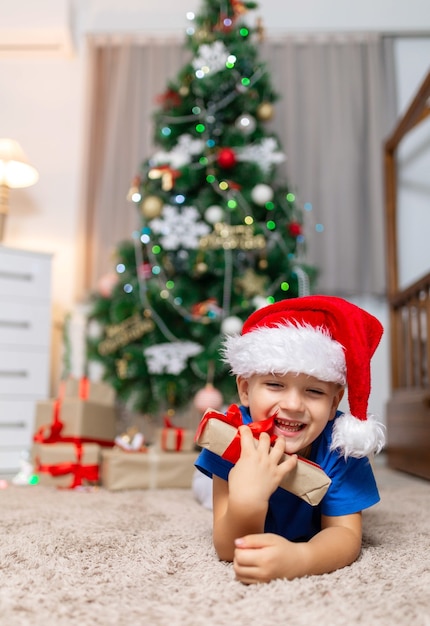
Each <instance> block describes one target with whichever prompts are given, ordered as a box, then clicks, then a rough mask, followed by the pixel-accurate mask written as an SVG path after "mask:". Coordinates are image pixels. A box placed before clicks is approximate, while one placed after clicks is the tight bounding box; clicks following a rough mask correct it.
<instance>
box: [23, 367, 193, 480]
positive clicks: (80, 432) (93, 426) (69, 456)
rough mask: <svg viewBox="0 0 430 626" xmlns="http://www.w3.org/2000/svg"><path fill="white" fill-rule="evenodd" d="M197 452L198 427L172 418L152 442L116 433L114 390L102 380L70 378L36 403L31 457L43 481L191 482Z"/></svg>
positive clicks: (36, 471)
mask: <svg viewBox="0 0 430 626" xmlns="http://www.w3.org/2000/svg"><path fill="white" fill-rule="evenodd" d="M136 440H137V438H134V441H135V442H136ZM196 457H197V452H196V449H195V444H194V432H193V431H191V430H188V429H183V428H178V427H176V426H174V425H173V424H172V423H171V422H170V421H169V420H168V419H165V422H164V426H163V427H162V428H160V429H159V430H158V431H157V435H156V440H155V441H154V442H152V443H151V445H146V444H145V442H144V441H142V438H140V439H139V440H138V445H137V446H136V445H135V446H133V445H131V443H130V442H129V443H128V444H127V441H126V438H125V437H124V436H117V433H116V408H115V396H114V391H113V389H112V388H111V387H109V386H108V385H106V384H105V383H102V382H90V381H89V380H88V379H87V378H81V379H79V380H78V379H74V378H69V379H67V380H66V381H62V383H61V385H60V390H59V394H58V397H57V398H52V399H49V400H46V401H39V402H38V403H37V405H36V416H35V433H34V437H33V448H32V461H33V467H34V471H35V473H36V474H37V475H38V477H39V483H40V484H42V485H53V486H57V487H63V488H76V487H81V486H85V485H101V486H102V487H104V488H106V489H109V490H111V491H117V490H124V489H154V488H157V489H161V488H189V487H191V483H192V476H193V473H194V461H195V459H196Z"/></svg>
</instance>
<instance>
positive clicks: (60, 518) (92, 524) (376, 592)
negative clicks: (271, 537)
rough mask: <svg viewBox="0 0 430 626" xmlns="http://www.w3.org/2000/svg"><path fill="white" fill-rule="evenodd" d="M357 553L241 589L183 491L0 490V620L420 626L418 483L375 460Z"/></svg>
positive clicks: (58, 625)
mask: <svg viewBox="0 0 430 626" xmlns="http://www.w3.org/2000/svg"><path fill="white" fill-rule="evenodd" d="M376 473H377V478H378V482H379V486H380V491H381V495H382V502H381V503H380V504H378V505H377V506H376V507H374V508H373V509H371V510H369V511H367V512H366V513H365V514H364V526H365V539H364V547H363V551H362V555H361V557H360V558H359V560H358V561H357V562H356V563H354V564H353V565H352V566H350V567H347V568H345V569H343V570H341V571H337V572H334V573H332V574H327V575H324V576H318V577H317V576H315V577H309V578H305V579H301V580H294V581H291V582H289V581H282V580H278V581H273V582H271V583H269V584H262V585H258V586H245V585H243V584H241V583H239V582H237V581H235V580H234V574H233V570H232V566H231V565H230V564H226V563H220V562H218V561H217V559H216V557H215V554H214V550H213V548H212V543H211V512H210V511H208V510H206V509H204V508H203V507H202V506H201V505H199V504H197V502H195V500H194V499H193V496H192V494H191V492H190V491H188V490H157V491H127V492H108V491H106V490H103V489H98V490H95V491H92V492H79V491H59V490H56V489H53V488H48V487H40V486H37V487H16V486H10V487H8V488H6V489H3V490H1V491H0V507H1V530H2V533H1V542H0V545H1V548H0V624H1V625H2V626H3V625H4V626H42V625H43V626H51V625H53V626H63V625H70V624H76V625H79V626H95V625H101V626H110V625H112V626H122V625H124V626H142V625H145V626H202V624H204V625H209V626H212V625H213V626H215V625H216V626H242V625H243V626H245V625H246V626H250V625H258V626H266V625H267V626H269V625H274V624H282V625H291V626H313V625H315V626H317V625H318V626H346V625H348V626H349V625H350V624H363V625H367V626H379V625H381V626H394V625H399V624H400V625H403V624H404V625H405V626H409V625H411V624H413V625H414V626H430V482H426V481H422V480H420V479H416V478H412V477H409V476H407V475H406V474H401V473H397V472H393V471H390V470H388V469H386V468H385V467H383V466H381V467H377V469H376Z"/></svg>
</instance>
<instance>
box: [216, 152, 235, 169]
mask: <svg viewBox="0 0 430 626" xmlns="http://www.w3.org/2000/svg"><path fill="white" fill-rule="evenodd" d="M217 162H218V165H219V166H220V167H223V168H224V169H227V170H228V169H230V168H232V167H234V166H235V165H236V162H237V159H236V153H235V151H234V150H232V149H231V148H221V150H220V151H219V152H218V156H217Z"/></svg>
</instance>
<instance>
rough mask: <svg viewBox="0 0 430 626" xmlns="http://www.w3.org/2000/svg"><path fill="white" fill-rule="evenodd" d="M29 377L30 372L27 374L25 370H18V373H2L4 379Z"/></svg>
mask: <svg viewBox="0 0 430 626" xmlns="http://www.w3.org/2000/svg"><path fill="white" fill-rule="evenodd" d="M27 376H28V372H26V371H25V370H18V371H10V370H9V371H4V372H0V377H4V378H27Z"/></svg>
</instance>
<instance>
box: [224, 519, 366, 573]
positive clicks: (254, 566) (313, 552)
mask: <svg viewBox="0 0 430 626" xmlns="http://www.w3.org/2000/svg"><path fill="white" fill-rule="evenodd" d="M361 539H362V525H361V513H360V512H359V513H354V514H352V515H343V516H340V517H327V516H324V515H323V516H322V530H321V531H320V532H319V533H318V534H317V535H315V536H314V537H312V539H310V540H309V541H307V542H304V543H292V542H290V541H288V540H287V539H284V538H283V537H280V536H279V535H274V534H258V535H257V534H254V535H248V536H244V537H241V538H240V539H238V540H236V550H235V556H234V569H235V573H236V577H237V579H238V580H240V581H242V582H244V583H256V582H267V581H269V580H273V579H275V578H288V579H290V580H291V579H293V578H299V577H301V576H309V575H313V574H325V573H328V572H332V571H334V570H336V569H340V568H342V567H345V566H346V565H350V564H351V563H353V562H354V561H355V560H356V559H357V557H358V556H359V554H360V550H361Z"/></svg>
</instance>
